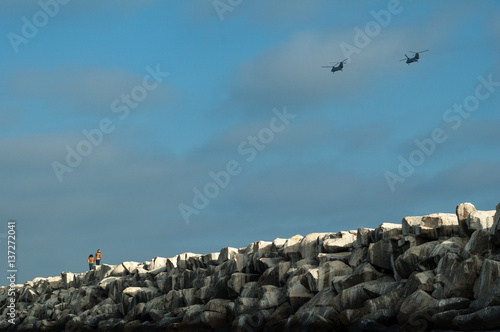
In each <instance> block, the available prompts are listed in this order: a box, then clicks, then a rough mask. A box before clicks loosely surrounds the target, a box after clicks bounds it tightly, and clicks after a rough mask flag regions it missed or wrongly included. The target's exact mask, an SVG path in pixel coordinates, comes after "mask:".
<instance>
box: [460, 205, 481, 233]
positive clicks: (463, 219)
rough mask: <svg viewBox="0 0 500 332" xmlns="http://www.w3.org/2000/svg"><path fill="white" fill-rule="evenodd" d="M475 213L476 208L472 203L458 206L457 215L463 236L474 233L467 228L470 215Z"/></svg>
mask: <svg viewBox="0 0 500 332" xmlns="http://www.w3.org/2000/svg"><path fill="white" fill-rule="evenodd" d="M474 211H476V207H475V206H474V205H473V204H471V203H461V204H459V205H457V208H456V215H457V219H458V224H459V227H460V233H461V234H460V235H461V236H470V234H471V233H472V232H471V231H470V230H469V228H468V226H467V219H468V218H469V214H470V213H471V212H474Z"/></svg>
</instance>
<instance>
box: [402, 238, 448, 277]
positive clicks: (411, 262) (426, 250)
mask: <svg viewBox="0 0 500 332" xmlns="http://www.w3.org/2000/svg"><path fill="white" fill-rule="evenodd" d="M437 244H438V241H431V242H427V243H424V244H421V245H419V246H416V247H411V248H409V249H408V250H407V251H405V252H404V253H403V254H402V255H400V256H399V257H398V258H397V259H396V261H395V262H394V267H395V269H396V271H397V273H398V275H399V276H401V278H403V279H406V278H408V277H409V276H410V275H411V274H412V273H413V272H414V271H417V270H418V269H420V266H419V265H420V262H422V261H424V260H425V259H427V258H428V257H429V255H430V253H431V252H432V250H433V249H434V247H435V246H436V245H437Z"/></svg>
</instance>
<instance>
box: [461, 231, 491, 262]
mask: <svg viewBox="0 0 500 332" xmlns="http://www.w3.org/2000/svg"><path fill="white" fill-rule="evenodd" d="M492 240H493V239H492V236H491V234H490V232H489V230H486V229H478V230H476V231H474V233H472V235H471V237H470V239H469V242H467V244H466V245H465V248H464V250H465V253H466V254H467V255H480V256H483V255H486V254H487V253H489V252H491V251H492V250H493V249H494V248H495V245H494V244H493V241H492Z"/></svg>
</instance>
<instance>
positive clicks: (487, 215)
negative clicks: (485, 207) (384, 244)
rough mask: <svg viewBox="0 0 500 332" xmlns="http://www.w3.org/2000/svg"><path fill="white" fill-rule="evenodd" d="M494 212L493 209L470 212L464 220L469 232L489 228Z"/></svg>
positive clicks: (491, 224)
mask: <svg viewBox="0 0 500 332" xmlns="http://www.w3.org/2000/svg"><path fill="white" fill-rule="evenodd" d="M495 212H496V211H495V210H491V211H473V212H471V213H470V214H469V217H468V218H467V221H466V225H467V228H468V229H469V231H470V232H474V231H477V230H480V229H490V228H491V226H493V223H494V221H495V220H494V218H495Z"/></svg>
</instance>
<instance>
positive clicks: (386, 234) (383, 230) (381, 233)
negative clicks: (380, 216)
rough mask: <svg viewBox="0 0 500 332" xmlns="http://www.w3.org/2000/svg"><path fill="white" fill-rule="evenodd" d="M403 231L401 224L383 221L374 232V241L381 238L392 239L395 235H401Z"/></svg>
mask: <svg viewBox="0 0 500 332" xmlns="http://www.w3.org/2000/svg"><path fill="white" fill-rule="evenodd" d="M401 232H402V225H401V224H394V223H388V222H385V223H382V224H380V225H379V226H378V227H377V228H375V231H374V232H373V235H374V242H377V241H380V240H390V239H392V238H393V237H395V236H398V235H400V234H401Z"/></svg>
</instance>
